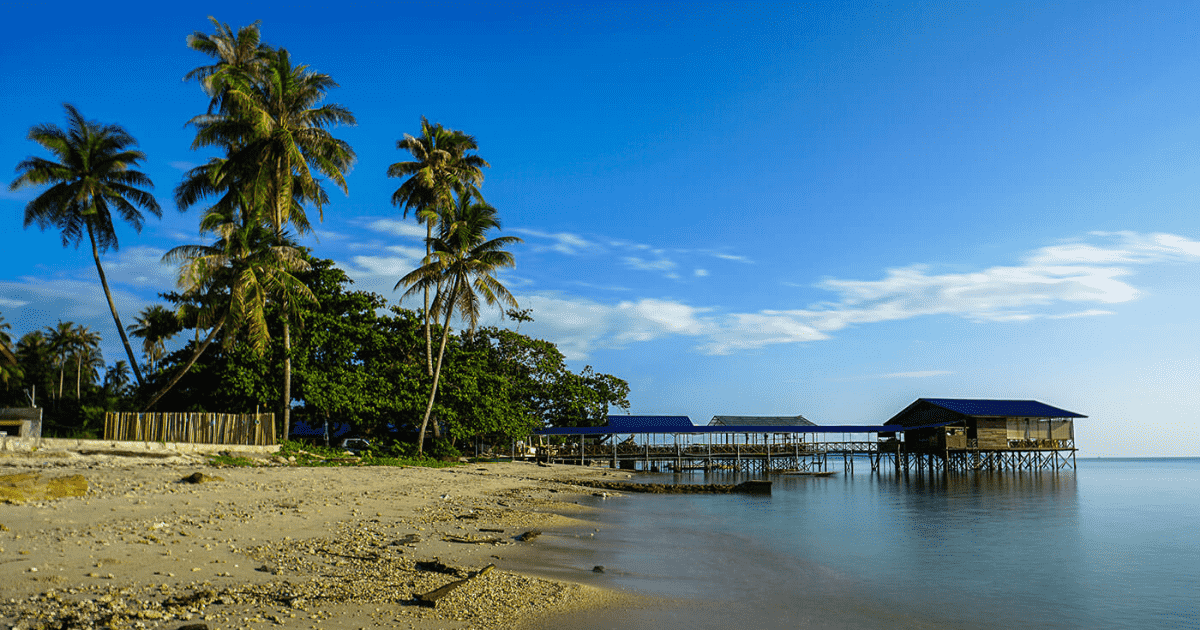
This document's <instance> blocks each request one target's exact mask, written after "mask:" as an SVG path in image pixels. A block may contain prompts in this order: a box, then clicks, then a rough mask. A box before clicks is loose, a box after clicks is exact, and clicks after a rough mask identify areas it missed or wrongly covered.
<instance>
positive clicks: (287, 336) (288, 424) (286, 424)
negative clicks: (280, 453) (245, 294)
mask: <svg viewBox="0 0 1200 630" xmlns="http://www.w3.org/2000/svg"><path fill="white" fill-rule="evenodd" d="M284 311H285V314H284V316H283V439H285V440H286V439H288V436H289V435H291V433H290V431H291V428H292V327H291V325H290V324H288V320H287V314H286V311H287V308H286V306H285V307H284Z"/></svg>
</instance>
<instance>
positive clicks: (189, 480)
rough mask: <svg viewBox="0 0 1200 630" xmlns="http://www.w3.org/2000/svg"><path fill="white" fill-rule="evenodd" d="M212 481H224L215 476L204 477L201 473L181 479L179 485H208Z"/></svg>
mask: <svg viewBox="0 0 1200 630" xmlns="http://www.w3.org/2000/svg"><path fill="white" fill-rule="evenodd" d="M213 481H225V480H224V479H223V478H221V477H218V476H216V475H206V474H204V473H202V472H194V473H192V474H190V475H188V476H186V477H184V478H183V479H180V480H179V483H210V482H213Z"/></svg>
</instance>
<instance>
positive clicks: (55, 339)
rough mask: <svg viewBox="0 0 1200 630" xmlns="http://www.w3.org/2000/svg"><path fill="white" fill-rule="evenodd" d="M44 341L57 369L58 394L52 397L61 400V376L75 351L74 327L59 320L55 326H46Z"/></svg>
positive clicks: (62, 378)
mask: <svg viewBox="0 0 1200 630" xmlns="http://www.w3.org/2000/svg"><path fill="white" fill-rule="evenodd" d="M46 340H47V342H48V345H49V349H50V356H51V357H52V359H53V361H54V367H56V368H58V393H57V394H55V396H54V397H55V398H62V392H63V381H64V376H63V375H64V373H65V372H66V369H67V359H68V358H69V357H70V356H71V353H72V352H73V351H74V349H75V325H74V324H72V323H71V322H64V321H61V320H60V321H59V322H58V325H57V326H53V327H50V326H47V327H46Z"/></svg>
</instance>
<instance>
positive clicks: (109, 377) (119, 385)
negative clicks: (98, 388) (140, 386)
mask: <svg viewBox="0 0 1200 630" xmlns="http://www.w3.org/2000/svg"><path fill="white" fill-rule="evenodd" d="M128 387H129V364H128V363H126V362H125V361H117V362H116V363H114V364H113V365H112V367H110V368H108V370H106V371H105V372H104V389H105V390H106V391H107V392H108V394H110V395H113V396H121V395H124V394H125V390H126V389H127V388H128Z"/></svg>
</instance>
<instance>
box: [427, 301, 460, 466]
mask: <svg viewBox="0 0 1200 630" xmlns="http://www.w3.org/2000/svg"><path fill="white" fill-rule="evenodd" d="M454 288H455V289H458V281H457V280H455V282H454ZM450 295H451V297H453V295H454V294H453V293H451V294H450ZM447 303H448V304H454V300H452V299H451V300H447ZM453 310H454V309H453V307H451V308H447V309H446V325H445V326H443V327H442V344H441V348H440V349H439V350H438V358H437V366H436V367H435V368H434V370H433V386H432V387H430V388H429V404H428V405H426V406H425V419H424V420H422V421H421V431H420V433H419V434H418V435H417V455H420V454H422V453H423V452H424V448H425V427H427V426H428V425H429V415H430V414H431V413H432V412H433V400H434V398H436V397H437V388H438V380H439V379H440V378H441V376H442V357H443V356H445V354H446V340H447V339H449V338H450V314H451V313H452V312H453Z"/></svg>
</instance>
